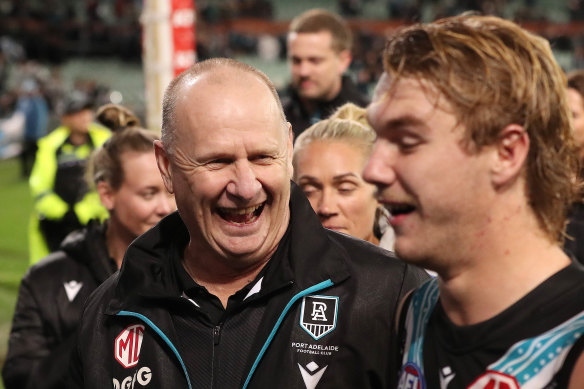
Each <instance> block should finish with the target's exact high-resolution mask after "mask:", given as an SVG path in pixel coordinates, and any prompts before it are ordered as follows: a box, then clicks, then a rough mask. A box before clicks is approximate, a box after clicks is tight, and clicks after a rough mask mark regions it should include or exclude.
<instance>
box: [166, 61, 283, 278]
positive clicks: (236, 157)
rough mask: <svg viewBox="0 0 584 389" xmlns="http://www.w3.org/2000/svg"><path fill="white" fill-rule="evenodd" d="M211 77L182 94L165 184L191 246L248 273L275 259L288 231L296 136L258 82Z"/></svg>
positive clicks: (244, 76) (240, 77)
mask: <svg viewBox="0 0 584 389" xmlns="http://www.w3.org/2000/svg"><path fill="white" fill-rule="evenodd" d="M209 77H211V76H210V75H209V74H208V73H207V74H203V75H202V76H199V77H198V78H197V80H196V81H195V82H194V83H190V84H186V85H183V87H182V88H181V89H180V90H179V92H178V93H180V94H181V95H182V96H181V97H179V98H178V101H177V106H176V111H175V113H176V126H177V128H176V141H175V149H174V155H173V156H172V157H170V159H169V160H170V164H169V166H170V173H169V174H168V175H167V176H166V177H165V183H166V185H167V188H168V189H169V190H170V191H172V192H174V193H175V198H176V203H177V207H178V210H179V213H180V215H181V217H182V219H183V220H184V222H185V224H186V226H187V228H188V229H189V233H190V237H191V246H193V245H194V247H197V249H198V250H201V253H203V255H204V253H205V252H207V253H210V254H211V255H213V256H217V255H218V256H219V257H221V258H226V259H227V260H229V261H231V260H233V259H235V261H232V262H229V263H230V265H233V266H235V267H238V266H241V267H245V266H247V265H250V264H254V263H257V262H259V261H261V260H267V259H269V257H270V256H271V254H272V253H273V252H274V251H275V249H276V247H277V246H278V243H279V242H280V239H281V238H282V236H283V235H284V233H285V231H286V228H287V226H288V222H289V207H288V202H289V197H290V177H291V174H292V165H291V152H292V141H291V137H290V130H289V128H288V127H287V126H286V125H285V124H284V123H283V120H282V117H281V116H280V112H279V110H278V108H277V105H276V102H275V101H274V97H273V96H272V95H271V93H270V92H269V90H268V88H267V87H266V86H265V85H263V84H262V83H261V82H260V81H258V80H257V79H256V78H255V77H253V76H250V75H248V74H241V72H236V74H235V75H231V76H230V75H229V74H227V73H226V74H225V77H224V78H222V79H221V80H217V79H215V81H214V82H213V81H211V82H209ZM221 77H222V76H221ZM156 151H157V155H158V159H159V166H160V165H161V163H162V164H164V163H165V160H164V159H165V158H166V157H165V155H164V153H162V154H161V150H160V146H159V144H158V145H157V150H156ZM161 157H162V158H163V159H162V160H161ZM162 170H164V169H162ZM163 175H164V171H163Z"/></svg>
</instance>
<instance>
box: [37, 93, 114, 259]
mask: <svg viewBox="0 0 584 389" xmlns="http://www.w3.org/2000/svg"><path fill="white" fill-rule="evenodd" d="M91 108H92V107H91V102H90V101H89V100H88V98H87V97H86V96H85V94H83V93H82V92H80V91H74V92H73V93H71V95H70V96H69V97H68V99H67V101H66V103H65V109H64V112H63V115H62V117H61V126H59V127H57V128H56V129H55V130H53V131H52V132H51V133H50V134H48V135H47V136H45V137H43V138H41V139H40V140H39V143H38V151H37V155H36V160H35V164H34V166H33V169H32V172H31V175H30V179H29V184H30V190H31V193H32V197H33V201H34V209H33V215H32V217H31V221H30V226H29V246H30V261H31V263H34V262H36V261H38V260H39V259H40V258H42V257H44V256H45V255H47V254H48V253H49V252H52V251H55V250H57V249H58V247H59V244H60V243H61V241H62V240H63V239H64V238H65V236H66V235H67V234H68V233H69V232H71V231H73V230H75V229H78V228H80V227H81V226H83V225H85V224H87V222H89V220H90V219H92V218H102V219H103V218H106V217H107V212H106V210H105V208H103V206H102V205H101V204H100V202H99V198H98V196H97V194H96V193H95V192H93V191H92V192H90V191H89V190H88V187H87V184H86V183H85V180H84V171H85V164H86V160H87V158H88V157H89V155H90V153H91V152H92V151H93V149H95V148H96V147H98V146H101V144H103V142H105V141H106V140H107V139H108V138H109V137H110V135H111V133H110V131H109V130H108V129H106V128H105V127H102V126H100V125H98V124H96V123H93V111H92V109H91Z"/></svg>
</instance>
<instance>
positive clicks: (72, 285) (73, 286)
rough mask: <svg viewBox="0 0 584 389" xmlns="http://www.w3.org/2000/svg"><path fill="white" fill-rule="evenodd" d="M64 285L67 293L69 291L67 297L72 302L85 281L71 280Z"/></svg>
mask: <svg viewBox="0 0 584 389" xmlns="http://www.w3.org/2000/svg"><path fill="white" fill-rule="evenodd" d="M63 286H64V287H65V293H67V298H68V299H69V302H72V301H73V300H75V297H76V296H77V293H79V291H80V290H81V288H82V287H83V282H79V281H75V280H71V281H69V282H63Z"/></svg>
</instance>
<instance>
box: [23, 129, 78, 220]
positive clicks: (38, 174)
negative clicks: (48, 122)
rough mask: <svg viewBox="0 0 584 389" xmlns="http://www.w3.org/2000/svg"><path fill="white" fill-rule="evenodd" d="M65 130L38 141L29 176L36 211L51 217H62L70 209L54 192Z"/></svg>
mask: <svg viewBox="0 0 584 389" xmlns="http://www.w3.org/2000/svg"><path fill="white" fill-rule="evenodd" d="M61 132H63V130H60V129H57V130H55V134H54V135H53V134H51V135H52V136H51V135H49V136H48V137H45V138H42V139H41V140H39V142H38V151H37V154H36V159H35V163H34V166H33V168H32V172H31V174H30V178H29V185H30V191H31V194H32V197H33V201H34V210H35V212H36V213H38V214H40V215H43V216H45V217H47V218H49V219H60V218H62V217H63V215H65V213H66V212H67V211H68V209H69V206H68V205H67V203H65V201H63V199H61V198H60V197H59V196H58V195H57V194H55V193H54V192H53V185H54V183H55V175H56V174H57V156H56V154H55V153H56V150H57V147H56V145H58V144H59V143H60V142H61V139H60V138H62V137H63V136H65V135H62V134H61Z"/></svg>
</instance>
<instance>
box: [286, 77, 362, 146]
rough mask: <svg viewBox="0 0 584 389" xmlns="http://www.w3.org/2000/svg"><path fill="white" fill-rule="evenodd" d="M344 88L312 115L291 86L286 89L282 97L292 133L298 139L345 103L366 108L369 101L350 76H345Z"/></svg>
mask: <svg viewBox="0 0 584 389" xmlns="http://www.w3.org/2000/svg"><path fill="white" fill-rule="evenodd" d="M342 82H343V83H342V86H341V90H340V92H339V94H338V95H336V96H335V98H334V99H332V100H330V101H319V102H318V104H317V107H316V111H315V112H314V113H312V114H310V113H309V112H308V111H306V109H304V107H303V106H302V102H301V101H300V96H298V93H297V92H296V90H295V89H294V87H292V86H291V85H290V86H288V88H286V90H285V91H284V93H283V96H282V106H283V108H284V114H285V115H286V120H288V121H289V122H290V124H292V132H294V137H295V138H296V137H297V136H298V135H300V134H301V133H302V132H304V130H306V129H307V128H308V127H310V126H311V125H313V124H314V123H315V122H317V121H319V120H323V119H327V118H328V117H329V116H330V115H331V114H333V113H334V112H335V110H336V109H337V108H339V107H340V106H341V105H343V104H345V103H349V102H350V103H354V104H356V105H358V106H359V107H365V106H366V105H367V104H369V100H368V99H367V97H366V96H364V95H363V94H362V93H361V92H360V91H359V89H357V86H356V85H355V83H354V82H353V81H352V80H351V78H350V77H349V76H343V78H342Z"/></svg>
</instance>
